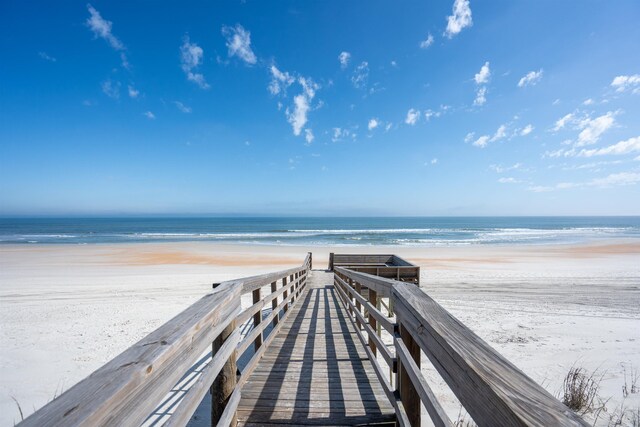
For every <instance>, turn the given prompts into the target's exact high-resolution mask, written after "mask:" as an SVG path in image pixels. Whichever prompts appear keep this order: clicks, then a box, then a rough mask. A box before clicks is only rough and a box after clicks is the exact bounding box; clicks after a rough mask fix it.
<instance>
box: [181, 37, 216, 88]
mask: <svg viewBox="0 0 640 427" xmlns="http://www.w3.org/2000/svg"><path fill="white" fill-rule="evenodd" d="M203 55H204V51H203V50H202V48H201V47H200V46H198V45H197V44H196V43H191V41H190V40H189V36H184V40H183V43H182V46H180V62H181V67H182V71H184V73H185V74H186V75H187V80H189V81H192V82H194V83H195V84H197V85H198V86H200V88H202V89H209V87H210V86H209V84H208V83H207V82H206V80H205V78H204V76H203V75H202V74H201V73H197V72H194V71H195V70H196V69H197V68H198V67H199V66H200V64H201V63H202V57H203Z"/></svg>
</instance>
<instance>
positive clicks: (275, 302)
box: [271, 282, 280, 327]
mask: <svg viewBox="0 0 640 427" xmlns="http://www.w3.org/2000/svg"><path fill="white" fill-rule="evenodd" d="M277 290H278V282H273V283H271V293H274V292H275V291H277ZM277 307H278V297H275V298H274V299H272V300H271V310H273V311H275V310H276V308H277ZM279 321H280V313H276V314H275V316H273V321H272V322H273V326H274V327H275V326H276V325H277V324H278V322H279Z"/></svg>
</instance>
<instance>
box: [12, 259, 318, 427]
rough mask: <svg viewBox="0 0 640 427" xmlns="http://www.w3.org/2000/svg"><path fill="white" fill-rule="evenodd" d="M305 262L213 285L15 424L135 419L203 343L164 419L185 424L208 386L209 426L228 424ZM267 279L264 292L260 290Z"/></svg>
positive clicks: (156, 402) (157, 401)
mask: <svg viewBox="0 0 640 427" xmlns="http://www.w3.org/2000/svg"><path fill="white" fill-rule="evenodd" d="M311 266H312V258H311V253H309V254H308V255H307V257H306V258H305V260H304V262H303V263H302V265H301V266H299V267H295V268H292V269H289V270H283V271H279V272H276V273H270V274H264V275H260V276H254V277H247V278H243V279H238V280H232V281H228V282H223V283H221V284H219V285H218V286H216V288H215V289H214V290H213V292H212V293H210V294H208V295H206V296H205V297H203V298H202V299H200V300H199V301H197V302H196V303H194V304H193V305H191V306H189V307H188V308H187V309H186V310H184V311H183V312H182V313H180V314H178V315H177V316H176V317H174V318H173V319H171V320H170V321H168V322H167V323H165V324H164V325H162V326H160V327H159V328H158V329H156V330H155V331H154V332H152V333H150V334H149V335H147V336H146V337H145V338H143V339H142V340H140V341H139V342H138V343H136V344H134V345H133V346H131V347H130V348H129V349H127V350H125V351H124V352H123V353H122V354H120V355H119V356H116V357H115V358H114V359H113V360H111V361H110V362H108V363H107V364H106V365H104V366H102V367H101V368H99V369H98V370H97V371H95V372H94V373H92V374H91V375H90V376H89V377H87V378H86V379H84V380H82V381H80V382H79V383H78V384H76V385H75V386H73V387H72V388H70V389H69V390H68V391H66V392H65V393H63V394H62V395H61V396H59V397H58V398H56V399H54V400H53V401H51V402H50V403H48V404H47V405H45V406H44V407H42V408H41V409H40V410H38V411H36V412H35V413H33V414H32V415H31V416H29V417H28V418H26V419H25V420H24V421H23V422H21V423H20V424H19V425H20V426H25V427H26V426H38V427H40V426H62V425H64V426H106V425H109V426H124V425H140V424H142V423H143V422H145V420H148V419H149V417H150V415H151V414H153V413H154V410H155V409H156V408H158V407H159V406H160V405H161V404H162V403H163V402H165V400H166V397H167V395H168V394H170V392H171V391H172V389H173V388H174V387H175V386H176V384H177V383H178V382H179V381H180V380H181V379H182V378H183V377H184V376H185V374H187V373H188V372H189V371H190V370H191V369H192V368H193V366H194V365H195V364H196V362H198V361H199V360H201V358H202V356H203V355H204V354H206V353H207V351H208V348H209V346H212V347H211V348H212V352H211V354H212V356H211V360H210V361H209V363H208V364H207V365H206V367H204V368H203V369H202V371H201V372H200V374H199V376H198V377H197V379H196V380H195V381H194V382H193V384H192V385H191V387H189V389H188V390H186V392H185V393H184V394H183V395H182V397H181V399H180V401H179V402H178V403H177V404H176V403H175V402H174V403H173V404H174V405H175V407H174V409H173V411H172V413H171V414H170V416H169V417H168V419H167V420H166V423H165V424H164V425H166V426H184V425H186V424H187V422H188V421H189V419H190V418H191V416H192V415H193V413H194V412H195V410H196V409H197V407H198V405H199V404H200V402H201V401H202V399H203V398H204V396H205V395H206V393H207V392H208V391H209V390H211V392H212V425H215V424H216V423H217V425H218V426H228V425H235V422H236V420H235V412H236V409H237V406H238V403H239V401H240V392H241V389H242V386H243V385H244V383H245V382H246V380H247V378H248V377H249V375H251V372H253V370H254V368H255V366H256V364H257V363H258V361H259V360H260V358H261V357H262V355H263V354H264V350H265V349H266V347H267V346H268V345H269V343H270V342H271V341H272V340H273V338H274V337H275V336H276V334H277V333H278V330H279V329H280V326H281V325H282V323H281V322H282V320H284V318H286V317H287V315H288V313H289V312H290V308H291V307H292V306H293V304H295V303H296V302H297V301H298V298H299V296H300V294H301V292H302V291H303V289H304V287H305V285H306V282H307V275H308V273H309V271H310V270H311ZM266 286H270V288H269V291H270V293H269V294H267V295H265V296H262V288H263V287H266ZM248 294H251V297H252V301H253V305H251V306H250V307H248V308H246V309H245V310H244V311H241V298H242V296H243V295H248ZM269 307H270V308H271V312H270V313H269V314H268V315H266V316H263V309H265V308H269ZM266 312H268V310H265V313H266ZM246 323H250V324H251V326H252V327H251V329H250V331H249V332H248V333H246V334H245V335H244V336H243V334H242V332H241V327H242V326H243V325H244V324H246ZM247 329H248V328H247ZM251 350H252V351H253V352H254V353H253V354H252V355H251V357H250V358H249V360H248V362H247V363H246V364H245V366H244V367H243V369H242V372H241V374H240V375H239V376H238V375H237V372H238V371H237V360H238V358H239V357H240V356H241V355H242V354H243V353H245V352H248V351H251Z"/></svg>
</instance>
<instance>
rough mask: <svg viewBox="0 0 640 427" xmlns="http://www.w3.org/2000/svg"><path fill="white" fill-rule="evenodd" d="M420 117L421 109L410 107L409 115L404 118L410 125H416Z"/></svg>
mask: <svg viewBox="0 0 640 427" xmlns="http://www.w3.org/2000/svg"><path fill="white" fill-rule="evenodd" d="M419 119H420V111H418V110H416V109H415V108H411V109H409V111H407V117H406V118H405V119H404V122H405V123H406V124H408V125H411V126H413V125H415V124H416V123H417V122H418V120H419Z"/></svg>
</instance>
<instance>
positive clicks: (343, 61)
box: [338, 52, 351, 69]
mask: <svg viewBox="0 0 640 427" xmlns="http://www.w3.org/2000/svg"><path fill="white" fill-rule="evenodd" d="M350 60H351V54H350V53H349V52H340V55H338V61H340V68H343V69H344V68H347V66H348V65H349V61H350Z"/></svg>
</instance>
